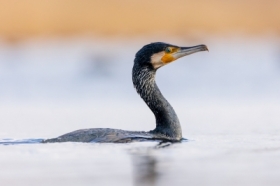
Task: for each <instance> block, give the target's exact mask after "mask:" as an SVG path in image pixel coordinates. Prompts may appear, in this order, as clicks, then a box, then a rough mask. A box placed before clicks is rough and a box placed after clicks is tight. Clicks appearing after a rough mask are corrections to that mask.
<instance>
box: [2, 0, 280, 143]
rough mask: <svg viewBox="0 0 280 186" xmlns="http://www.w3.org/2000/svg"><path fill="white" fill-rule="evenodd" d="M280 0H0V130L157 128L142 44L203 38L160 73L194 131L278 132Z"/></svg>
mask: <svg viewBox="0 0 280 186" xmlns="http://www.w3.org/2000/svg"><path fill="white" fill-rule="evenodd" d="M279 7H280V1H277V0H272V1H265V0H254V1H253V0H245V1H244V0H242V1H241V0H237V1H222V0H207V1H206V0H196V1H184V0H178V1H168V0H161V1H149V0H142V1H135V0H121V1H115V0H103V1H92V0H79V1H78V0H72V1H66V0H41V1H36V0H25V1H17V0H9V1H5V0H0V85H1V86H0V102H1V104H0V126H1V130H0V137H1V138H10V137H12V138H23V137H27V138H29V137H39V138H47V137H55V136H57V135H60V134H63V133H65V132H69V131H72V130H76V129H80V128H89V127H111V128H123V129H127V130H150V129H153V128H154V116H153V115H152V113H151V112H150V110H149V109H148V108H147V107H146V105H145V103H144V102H143V101H142V100H140V98H139V96H138V95H137V94H136V92H135V90H134V88H133V86H132V82H131V68H132V66H133V59H134V55H135V53H136V52H137V51H138V50H139V49H140V48H141V47H142V46H143V45H145V44H147V43H150V42H155V41H163V42H168V43H172V44H175V45H179V46H192V45H197V44H206V45H207V46H208V48H209V50H210V52H209V53H207V52H204V53H197V54H194V55H191V56H188V57H186V58H183V59H180V60H178V61H176V62H175V63H173V64H171V65H169V66H167V67H164V68H162V69H160V70H159V72H158V74H157V82H158V84H159V87H160V88H161V90H162V92H163V94H164V95H165V96H166V98H167V99H168V100H169V101H170V102H171V104H172V105H173V107H174V108H175V110H176V111H177V112H178V115H179V118H180V119H181V123H182V125H183V130H184V135H185V136H186V137H188V136H192V135H196V134H199V133H200V134H201V133H204V134H205V133H211V134H217V133H223V134H226V133H232V132H233V131H235V132H236V133H238V134H239V133H248V132H257V133H261V132H264V131H268V132H272V133H273V132H279V130H280V125H279V122H280V119H279V106H280V37H279V36H280V16H279Z"/></svg>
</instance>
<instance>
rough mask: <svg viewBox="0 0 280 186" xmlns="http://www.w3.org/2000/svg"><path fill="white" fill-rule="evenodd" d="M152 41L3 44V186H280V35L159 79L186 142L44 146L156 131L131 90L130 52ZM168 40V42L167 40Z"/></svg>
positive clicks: (231, 41) (218, 48)
mask: <svg viewBox="0 0 280 186" xmlns="http://www.w3.org/2000/svg"><path fill="white" fill-rule="evenodd" d="M151 40H154V39H149V38H148V39H139V40H137V39H136V40H135V41H133V42H131V40H127V41H121V40H114V41H112V40H110V41H109V40H101V39H95V38H86V37H85V38H72V39H59V38H54V39H35V40H30V41H26V42H21V43H16V44H13V45H9V44H6V43H4V42H0V67H1V68H0V84H1V86H0V102H1V105H0V126H1V131H0V139H1V140H0V144H2V145H0V165H1V166H0V183H1V185H13V186H14V185H28V186H32V185H102V186H103V185H121V186H123V185H124V186H125V185H161V186H162V185H163V186H164V185H246V186H247V185H254V186H256V185H279V183H280V158H279V157H280V156H279V154H280V137H279V133H280V125H279V123H280V117H279V114H280V96H279V95H280V73H279V72H280V65H279V64H280V40H279V39H278V38H276V37H271V36H264V37H263V38H243V37H236V38H212V39H201V40H200V41H191V40H188V39H186V38H185V39H176V38H175V39H171V40H170V41H169V42H170V43H174V44H178V45H185V43H187V45H196V44H201V43H203V44H207V46H208V48H209V49H210V52H209V53H207V52H201V53H197V54H194V55H191V56H188V57H186V58H183V59H180V60H178V61H177V62H174V64H170V65H169V66H166V67H163V68H161V69H160V70H159V72H158V74H157V82H158V85H159V87H160V89H161V90H162V92H163V94H164V95H165V97H166V98H167V99H168V100H169V101H170V102H171V104H172V106H173V107H174V108H175V110H176V112H177V114H178V116H179V119H180V121H181V124H182V128H183V136H184V137H185V138H187V139H188V141H187V142H182V143H176V144H158V143H156V142H143V143H132V144H84V143H63V144H40V143H39V142H40V140H41V139H45V138H52V137H56V136H59V135H61V134H64V133H67V132H70V131H73V130H76V129H82V128H94V127H108V128H120V129H126V130H146V131H147V130H151V129H153V128H154V123H155V121H154V117H153V115H152V113H151V112H150V111H149V109H148V108H147V107H146V105H145V104H144V103H143V101H142V100H141V99H140V98H139V96H138V95H137V94H136V93H135V90H134V89H133V86H132V82H131V68H132V61H133V58H134V54H135V52H136V51H137V50H138V49H139V47H141V46H142V45H144V44H146V43H148V42H150V41H151ZM160 40H162V39H160Z"/></svg>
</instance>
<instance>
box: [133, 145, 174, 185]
mask: <svg viewBox="0 0 280 186" xmlns="http://www.w3.org/2000/svg"><path fill="white" fill-rule="evenodd" d="M171 145H172V143H170V142H161V143H159V144H157V145H156V146H155V147H143V148H137V149H133V152H132V153H131V155H132V165H133V181H134V186H155V185H158V184H157V183H158V181H159V179H160V177H161V176H162V174H163V173H162V172H159V171H158V167H157V166H158V159H157V156H156V155H155V151H156V150H157V149H162V148H166V147H169V146H171Z"/></svg>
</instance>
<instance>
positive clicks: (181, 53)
mask: <svg viewBox="0 0 280 186" xmlns="http://www.w3.org/2000/svg"><path fill="white" fill-rule="evenodd" d="M201 51H209V50H208V48H207V46H206V45H197V46H192V47H180V48H179V50H178V51H177V52H176V53H174V54H173V57H174V58H175V59H178V58H180V57H183V56H186V55H190V54H193V53H196V52H201Z"/></svg>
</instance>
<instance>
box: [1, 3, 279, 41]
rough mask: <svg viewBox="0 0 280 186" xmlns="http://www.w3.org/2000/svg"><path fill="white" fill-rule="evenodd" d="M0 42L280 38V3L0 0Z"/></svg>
mask: <svg viewBox="0 0 280 186" xmlns="http://www.w3.org/2000/svg"><path fill="white" fill-rule="evenodd" d="M0 2H1V6H0V37H4V38H5V37H7V38H26V37H33V36H57V35H77V34H87V33H90V34H98V35H104V36H115V35H125V36H135V35H142V34H151V33H168V34H171V35H177V34H179V35H180V34H183V33H185V34H188V33H195V32H198V33H199V32H205V33H215V34H216V33H218V34H219V33H223V34H224V33H235V32H236V33H239V32H241V33H248V34H261V33H267V32H273V33H276V34H277V35H280V16H279V7H280V1H265V0H255V1H251V0H247V1H234V2H232V1H222V0H208V1H206V0H200V1H191V2H190V1H183V0H178V1H176V2H171V1H170V0H161V1H160V2H161V3H159V1H149V0H142V1H131V0H120V1H116V0H104V1H88V0H80V1H77V0H73V1H67V0H40V1H37V0H26V1H15V0H9V1H5V0H0Z"/></svg>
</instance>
